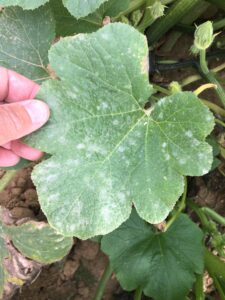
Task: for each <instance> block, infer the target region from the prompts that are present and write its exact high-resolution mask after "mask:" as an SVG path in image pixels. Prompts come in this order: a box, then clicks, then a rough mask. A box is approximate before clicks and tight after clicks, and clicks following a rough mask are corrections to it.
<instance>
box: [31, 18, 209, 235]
mask: <svg viewBox="0 0 225 300" xmlns="http://www.w3.org/2000/svg"><path fill="white" fill-rule="evenodd" d="M147 59H148V46H147V42H146V39H145V37H144V36H143V35H141V34H140V33H139V32H137V31H136V30H135V29H133V28H132V27H130V26H128V25H125V24H120V23H116V24H110V25H107V26H105V27H104V28H103V29H101V30H99V31H97V32H96V33H93V34H86V35H79V36H76V37H73V38H65V39H62V40H61V41H60V42H58V43H57V44H56V45H54V46H53V47H52V49H51V50H50V63H51V66H52V67H53V69H54V70H55V71H56V73H57V75H58V76H59V77H60V79H61V80H60V81H56V80H54V81H53V80H50V81H47V82H45V83H44V84H43V86H42V89H41V92H40V94H39V98H42V99H45V100H46V102H47V103H48V105H49V106H50V108H51V111H52V114H51V118H50V121H49V122H48V124H47V125H46V126H44V127H43V129H42V130H40V131H38V132H36V133H34V134H33V135H32V136H31V137H29V138H28V140H26V141H27V142H29V143H30V144H31V145H32V146H34V147H37V148H39V149H41V150H43V151H45V152H47V153H50V154H52V157H51V158H50V159H48V160H46V161H44V162H43V163H41V164H39V165H38V166H37V167H36V168H35V170H34V172H33V175H32V178H33V181H34V183H35V185H36V187H37V191H38V195H39V201H40V204H41V207H42V209H43V211H44V213H45V214H46V216H47V218H48V221H49V222H50V224H51V225H52V226H53V227H54V228H56V229H57V231H58V232H60V233H62V234H63V235H65V236H78V237H80V238H83V239H86V238H89V237H92V236H95V235H100V234H106V233H109V232H111V231H113V230H114V229H115V228H117V227H118V226H119V225H120V224H121V223H122V222H124V221H125V220H126V219H128V217H129V215H130V213H131V208H132V203H133V204H134V205H135V207H136V209H137V211H138V214H139V215H140V216H141V217H142V218H144V219H145V220H147V221H149V222H150V223H159V222H161V221H162V220H163V219H165V218H166V216H167V215H168V213H169V212H170V211H171V210H172V208H173V206H174V204H175V203H176V201H177V199H178V198H179V196H180V195H181V194H182V191H183V175H191V176H200V175H202V174H205V173H207V172H208V170H209V169H210V167H211V163H212V149H211V147H210V146H209V145H208V144H207V143H206V142H205V141H204V140H205V137H206V136H207V135H208V134H209V133H210V132H211V130H212V128H213V126H214V122H213V116H212V114H211V113H210V112H209V110H208V109H207V108H206V107H205V106H204V105H203V104H201V102H200V101H199V99H198V98H197V97H196V96H195V95H194V94H193V93H190V92H185V93H178V94H175V95H173V96H170V97H166V98H163V99H161V100H160V101H159V102H158V103H157V104H155V106H154V107H153V108H152V110H151V113H150V111H147V112H146V111H145V110H144V107H145V104H146V102H147V101H148V99H149V97H150V96H151V95H152V93H153V88H152V86H151V85H149V82H148V67H147ZM62 61H63V63H61V62H62Z"/></svg>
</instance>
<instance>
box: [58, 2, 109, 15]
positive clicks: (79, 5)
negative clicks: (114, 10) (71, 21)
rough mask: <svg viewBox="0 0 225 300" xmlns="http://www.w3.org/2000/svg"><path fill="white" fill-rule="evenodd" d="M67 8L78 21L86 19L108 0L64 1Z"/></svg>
mask: <svg viewBox="0 0 225 300" xmlns="http://www.w3.org/2000/svg"><path fill="white" fill-rule="evenodd" d="M62 1H63V4H64V5H65V7H66V8H67V9H68V10H69V12H70V13H71V14H72V15H73V16H74V17H75V18H77V19H80V18H82V17H86V16H87V15H89V14H91V13H93V12H94V11H95V10H96V9H98V8H99V7H100V5H101V4H103V3H106V2H107V1H108V0H86V1H84V0H62Z"/></svg>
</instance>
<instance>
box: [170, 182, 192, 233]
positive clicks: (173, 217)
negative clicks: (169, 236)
mask: <svg viewBox="0 0 225 300" xmlns="http://www.w3.org/2000/svg"><path fill="white" fill-rule="evenodd" d="M186 197H187V178H186V177H184V192H183V195H182V198H181V201H180V203H179V206H178V208H177V210H176V211H175V212H174V214H173V216H172V217H171V218H170V219H169V221H168V222H167V223H166V226H165V231H166V230H167V229H168V228H169V227H170V226H171V225H172V224H173V222H174V221H175V220H176V219H177V218H178V217H179V215H180V214H181V213H182V211H183V210H184V209H185V207H186Z"/></svg>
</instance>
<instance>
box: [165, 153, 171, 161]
mask: <svg viewBox="0 0 225 300" xmlns="http://www.w3.org/2000/svg"><path fill="white" fill-rule="evenodd" d="M165 160H167V161H168V160H170V155H169V153H166V154H165Z"/></svg>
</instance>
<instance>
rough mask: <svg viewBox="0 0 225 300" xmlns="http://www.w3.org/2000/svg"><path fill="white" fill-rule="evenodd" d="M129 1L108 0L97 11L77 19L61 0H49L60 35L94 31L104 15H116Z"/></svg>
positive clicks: (126, 6)
mask: <svg viewBox="0 0 225 300" xmlns="http://www.w3.org/2000/svg"><path fill="white" fill-rule="evenodd" d="M129 3H130V0H123V1H118V0H108V1H107V2H106V3H104V4H102V5H101V6H100V7H99V9H98V10H97V11H95V12H94V13H92V14H90V15H88V16H87V17H85V18H80V19H79V20H78V19H76V18H75V17H74V16H72V15H71V14H70V13H69V12H68V10H67V9H66V8H65V7H64V6H63V4H62V0H50V5H51V8H52V10H53V12H54V16H55V19H56V32H57V35H60V36H68V35H73V34H74V33H90V32H93V31H96V30H97V29H99V28H101V27H102V26H103V19H104V17H105V16H109V17H115V16H117V15H118V14H119V13H120V12H122V11H125V10H126V9H127V8H128V7H129Z"/></svg>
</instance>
